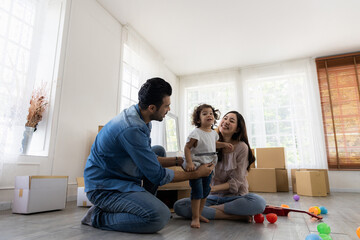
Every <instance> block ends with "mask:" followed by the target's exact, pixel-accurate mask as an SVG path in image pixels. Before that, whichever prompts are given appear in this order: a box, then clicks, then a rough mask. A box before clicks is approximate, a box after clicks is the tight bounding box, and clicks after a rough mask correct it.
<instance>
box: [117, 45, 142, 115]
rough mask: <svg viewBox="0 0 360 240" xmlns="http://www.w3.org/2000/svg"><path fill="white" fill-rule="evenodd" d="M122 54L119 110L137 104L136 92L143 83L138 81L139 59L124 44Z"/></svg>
mask: <svg viewBox="0 0 360 240" xmlns="http://www.w3.org/2000/svg"><path fill="white" fill-rule="evenodd" d="M123 52H124V55H123V68H122V70H123V75H122V85H121V89H122V90H121V110H123V109H125V108H128V107H130V106H131V105H133V104H137V103H138V91H139V89H140V86H141V84H143V81H144V80H143V81H140V69H139V67H140V66H139V63H140V60H141V59H140V57H139V56H138V55H137V54H136V53H135V52H134V51H133V50H132V49H131V48H130V47H129V46H128V45H126V44H124V47H123Z"/></svg>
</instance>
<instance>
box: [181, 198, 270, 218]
mask: <svg viewBox="0 0 360 240" xmlns="http://www.w3.org/2000/svg"><path fill="white" fill-rule="evenodd" d="M221 204H224V212H225V213H226V214H230V215H238V216H250V215H256V214H258V213H262V212H263V211H264V209H265V206H266V201H265V199H264V198H263V197H261V196H259V195H257V194H253V193H248V194H246V195H243V196H230V197H219V196H217V195H209V196H208V197H207V199H206V204H205V207H204V209H203V211H202V213H201V215H202V216H204V217H206V218H207V219H210V220H212V219H215V213H216V209H214V208H210V207H209V206H212V205H221ZM174 211H175V213H176V214H177V215H179V216H182V217H185V218H191V216H192V214H191V200H190V198H183V199H180V200H178V201H176V202H175V204H174Z"/></svg>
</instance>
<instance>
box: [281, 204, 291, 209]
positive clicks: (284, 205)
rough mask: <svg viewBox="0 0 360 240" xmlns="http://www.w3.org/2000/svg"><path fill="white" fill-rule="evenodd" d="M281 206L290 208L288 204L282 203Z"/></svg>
mask: <svg viewBox="0 0 360 240" xmlns="http://www.w3.org/2000/svg"><path fill="white" fill-rule="evenodd" d="M281 207H283V208H290V207H289V205H286V204H281Z"/></svg>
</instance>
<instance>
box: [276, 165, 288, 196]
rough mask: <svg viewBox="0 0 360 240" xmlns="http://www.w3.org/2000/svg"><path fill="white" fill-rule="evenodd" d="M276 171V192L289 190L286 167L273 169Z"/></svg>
mask: <svg viewBox="0 0 360 240" xmlns="http://www.w3.org/2000/svg"><path fill="white" fill-rule="evenodd" d="M275 173H276V188H277V191H278V192H288V191H289V179H288V174H287V170H286V169H275Z"/></svg>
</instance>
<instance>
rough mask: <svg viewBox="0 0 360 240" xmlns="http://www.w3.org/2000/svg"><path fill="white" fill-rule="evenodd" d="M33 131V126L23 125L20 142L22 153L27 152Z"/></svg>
mask: <svg viewBox="0 0 360 240" xmlns="http://www.w3.org/2000/svg"><path fill="white" fill-rule="evenodd" d="M34 131H35V128H33V127H25V131H24V134H23V136H24V138H23V140H22V142H21V146H22V151H21V152H22V154H27V153H28V151H29V148H30V144H31V138H32V136H33V133H34Z"/></svg>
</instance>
